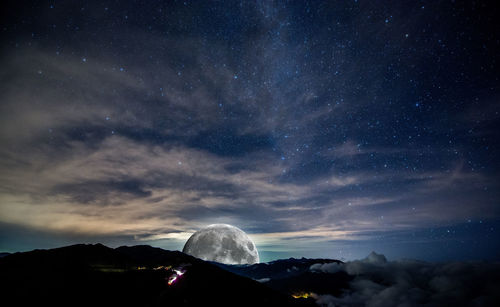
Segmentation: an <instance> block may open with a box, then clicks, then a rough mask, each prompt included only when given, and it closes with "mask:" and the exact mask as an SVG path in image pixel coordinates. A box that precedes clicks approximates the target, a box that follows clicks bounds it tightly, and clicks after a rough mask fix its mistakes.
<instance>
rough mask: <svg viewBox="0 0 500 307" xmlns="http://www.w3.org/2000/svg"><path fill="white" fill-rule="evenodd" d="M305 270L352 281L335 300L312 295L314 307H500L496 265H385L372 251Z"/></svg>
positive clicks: (498, 266) (499, 271) (403, 262)
mask: <svg viewBox="0 0 500 307" xmlns="http://www.w3.org/2000/svg"><path fill="white" fill-rule="evenodd" d="M310 270H311V271H312V272H318V273H337V272H346V273H347V274H349V275H351V276H352V277H353V279H352V281H351V282H350V285H349V286H350V287H349V289H346V290H345V291H344V292H343V294H342V295H341V296H340V297H335V296H332V295H316V296H315V299H316V302H317V303H318V305H320V306H328V307H332V306H370V307H377V306H380V307H390V306H401V307H403V306H422V305H424V306H500V263H498V262H448V263H429V262H423V261H416V260H400V261H387V259H386V257H385V256H384V255H380V254H376V253H374V252H372V253H371V254H370V255H369V256H368V257H366V258H365V259H362V260H355V261H349V262H346V263H343V264H337V263H325V264H322V263H317V264H313V265H312V266H311V267H310Z"/></svg>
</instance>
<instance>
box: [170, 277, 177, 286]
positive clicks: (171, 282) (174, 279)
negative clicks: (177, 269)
mask: <svg viewBox="0 0 500 307" xmlns="http://www.w3.org/2000/svg"><path fill="white" fill-rule="evenodd" d="M176 280H177V275H174V276H170V278H169V279H168V285H169V286H170V285H171V284H173V283H174V282H175V281H176Z"/></svg>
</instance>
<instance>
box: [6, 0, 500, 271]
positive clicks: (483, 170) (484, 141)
mask: <svg viewBox="0 0 500 307" xmlns="http://www.w3.org/2000/svg"><path fill="white" fill-rule="evenodd" d="M494 4H495V1H491V2H488V1H449V0H448V1H363V0H359V1H354V0H352V1H287V2H281V1H277V2H272V1H241V2H238V1H12V2H11V3H5V2H3V5H2V6H3V8H2V17H1V19H0V20H1V21H0V23H1V28H0V31H1V45H0V77H1V82H0V251H5V252H14V251H26V250H32V249H35V248H52V247H57V246H62V245H68V244H75V243H96V242H101V243H104V244H107V245H109V246H119V245H137V244H149V245H152V246H158V247H162V248H165V249H182V246H183V245H184V243H185V241H186V240H187V238H189V236H190V235H191V234H192V233H193V232H195V231H197V230H199V229H200V228H202V227H204V226H206V225H209V224H213V223H227V224H232V225H235V226H237V227H239V228H241V229H242V230H244V231H245V232H246V233H248V234H249V236H250V237H251V238H252V239H253V240H254V241H255V243H256V245H257V248H258V249H259V252H260V256H261V261H269V260H273V259H278V258H288V257H303V256H304V257H324V258H336V259H342V260H351V259H358V258H360V257H364V256H366V255H368V254H369V253H370V252H371V251H372V250H373V251H376V252H378V253H383V254H385V255H386V256H387V257H388V258H389V259H400V258H416V259H422V260H430V261H445V260H480V259H497V260H498V259H500V203H499V202H500V180H499V179H500V176H499V175H500V163H498V157H499V154H500V147H499V145H500V142H499V136H500V130H499V129H498V127H499V126H500V125H499V124H500V114H499V112H500V103H499V99H500V92H499V89H500V82H499V75H500V74H499V71H500V69H499V58H500V57H499V55H500V39H499V34H498V33H499V28H498V20H497V19H498V16H500V12H499V11H498V10H496V9H495V7H494Z"/></svg>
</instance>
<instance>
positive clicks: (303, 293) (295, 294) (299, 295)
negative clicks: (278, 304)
mask: <svg viewBox="0 0 500 307" xmlns="http://www.w3.org/2000/svg"><path fill="white" fill-rule="evenodd" d="M292 297H293V298H309V297H312V295H311V293H306V292H299V293H294V294H292Z"/></svg>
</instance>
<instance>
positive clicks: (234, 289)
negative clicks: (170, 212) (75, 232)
mask: <svg viewBox="0 0 500 307" xmlns="http://www.w3.org/2000/svg"><path fill="white" fill-rule="evenodd" d="M0 272H1V276H2V277H1V282H0V289H2V292H3V293H4V294H3V295H2V298H3V301H5V302H8V303H9V304H7V305H9V306H45V305H46V306H314V305H315V304H314V303H313V301H312V300H297V299H294V298H293V297H291V296H290V295H286V294H285V293H283V292H280V291H276V290H273V289H271V288H269V287H268V286H266V285H264V284H262V283H259V282H257V281H255V280H253V279H251V278H247V277H244V276H241V275H237V274H234V273H232V272H230V271H228V270H225V269H223V268H221V267H219V266H217V265H214V264H213V263H209V262H205V261H203V260H200V259H197V258H194V257H192V256H189V255H186V254H184V253H182V252H178V251H167V250H163V249H160V248H154V247H151V246H132V247H126V246H123V247H119V248H115V249H112V248H109V247H106V246H104V245H102V244H95V245H84V244H79V245H72V246H68V247H62V248H56V249H49V250H34V251H31V252H24V253H15V254H10V255H7V256H5V257H3V258H1V259H0ZM169 283H171V284H169ZM7 305H5V306H7Z"/></svg>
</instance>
